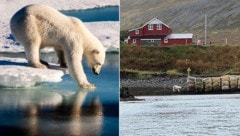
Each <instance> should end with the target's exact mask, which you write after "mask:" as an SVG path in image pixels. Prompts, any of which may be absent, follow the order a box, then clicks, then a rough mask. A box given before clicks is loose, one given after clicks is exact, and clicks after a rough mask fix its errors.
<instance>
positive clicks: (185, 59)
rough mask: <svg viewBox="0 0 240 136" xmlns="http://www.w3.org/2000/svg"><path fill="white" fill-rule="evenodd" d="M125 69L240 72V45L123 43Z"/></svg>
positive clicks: (202, 73)
mask: <svg viewBox="0 0 240 136" xmlns="http://www.w3.org/2000/svg"><path fill="white" fill-rule="evenodd" d="M120 61H121V63H120V65H121V71H122V72H123V71H125V72H132V73H134V72H135V73H143V74H147V73H156V74H161V73H168V74H170V75H171V74H173V75H187V68H188V67H190V68H191V70H192V71H191V74H193V75H223V74H240V47H239V46H211V47H210V46H208V47H203V46H198V47H197V46H174V47H139V46H127V45H125V46H121V53H120Z"/></svg>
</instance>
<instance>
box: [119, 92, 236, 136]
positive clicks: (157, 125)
mask: <svg viewBox="0 0 240 136" xmlns="http://www.w3.org/2000/svg"><path fill="white" fill-rule="evenodd" d="M138 98H141V99H145V101H134V102H121V103H120V117H121V118H120V135H122V136H139V135H142V136H175V135H176V136H196V135H197V136H206V135H210V136H236V135H239V134H240V120H239V117H240V112H239V111H240V106H239V103H240V94H226V95H181V96H152V97H147V96H145V97H144V96H143V97H138Z"/></svg>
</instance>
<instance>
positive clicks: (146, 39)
mask: <svg viewBox="0 0 240 136" xmlns="http://www.w3.org/2000/svg"><path fill="white" fill-rule="evenodd" d="M140 40H142V41H149V40H155V41H161V39H140Z"/></svg>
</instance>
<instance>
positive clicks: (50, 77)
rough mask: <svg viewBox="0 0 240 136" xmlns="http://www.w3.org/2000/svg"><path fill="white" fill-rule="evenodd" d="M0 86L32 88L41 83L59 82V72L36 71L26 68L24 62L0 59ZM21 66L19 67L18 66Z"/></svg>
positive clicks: (50, 70) (22, 60) (23, 60)
mask: <svg viewBox="0 0 240 136" xmlns="http://www.w3.org/2000/svg"><path fill="white" fill-rule="evenodd" d="M0 64H1V65H0V86H3V87H32V86H35V85H37V84H39V83H42V82H60V81H62V78H61V77H62V76H63V75H64V72H63V71H61V70H52V69H38V68H32V67H28V66H26V60H25V59H20V58H15V59H12V58H5V57H0ZM19 65H21V66H19Z"/></svg>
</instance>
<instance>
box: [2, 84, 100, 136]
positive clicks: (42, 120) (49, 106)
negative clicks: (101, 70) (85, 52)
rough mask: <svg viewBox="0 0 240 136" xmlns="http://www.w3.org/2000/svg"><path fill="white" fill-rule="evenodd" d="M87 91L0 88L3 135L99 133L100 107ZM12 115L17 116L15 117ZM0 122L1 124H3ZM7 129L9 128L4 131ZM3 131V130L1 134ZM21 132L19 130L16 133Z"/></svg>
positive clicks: (33, 135)
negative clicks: (15, 130) (5, 121)
mask: <svg viewBox="0 0 240 136" xmlns="http://www.w3.org/2000/svg"><path fill="white" fill-rule="evenodd" d="M89 93H92V92H89V91H88V90H78V91H77V92H75V93H74V92H72V93H67V94H66V93H65V94H62V93H61V92H57V91H44V90H34V91H33V90H26V89H23V90H16V91H13V90H8V89H1V91H0V115H2V114H8V119H7V120H8V121H9V123H8V125H5V127H6V126H8V127H7V128H8V129H6V131H5V132H4V134H5V135H12V134H15V133H16V132H14V131H12V130H13V129H12V128H19V129H20V131H19V132H23V133H22V135H28V136H35V135H94V136H95V135H101V130H102V124H103V107H102V104H101V103H100V101H99V98H98V97H97V96H95V97H92V98H91V99H90V101H89V102H86V101H85V100H86V98H87V96H88V94H89ZM15 118H20V120H16V119H15ZM2 123H3V122H2V121H1V124H0V129H2V127H1V126H4V125H3V124H2ZM8 130H9V131H8ZM1 134H3V133H1ZM18 135H21V133H18Z"/></svg>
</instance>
